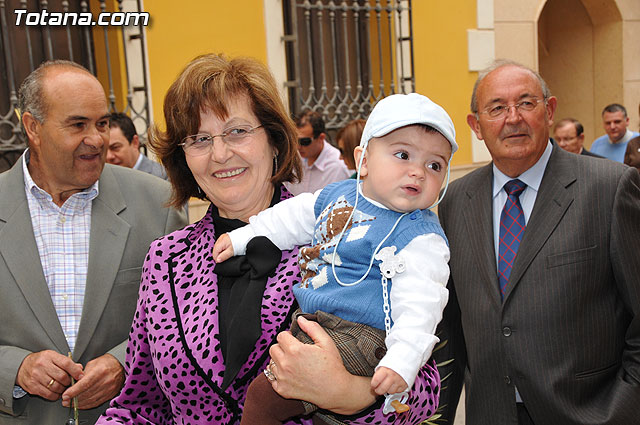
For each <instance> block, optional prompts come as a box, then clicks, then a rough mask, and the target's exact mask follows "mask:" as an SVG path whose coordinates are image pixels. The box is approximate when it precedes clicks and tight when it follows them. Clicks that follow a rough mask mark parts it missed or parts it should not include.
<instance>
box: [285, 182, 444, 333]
mask: <svg viewBox="0 0 640 425" xmlns="http://www.w3.org/2000/svg"><path fill="white" fill-rule="evenodd" d="M356 188H357V181H356V180H344V181H341V182H337V183H333V184H330V185H328V186H327V187H326V188H324V189H323V190H322V192H321V193H320V196H319V197H318V199H317V200H316V204H315V206H314V209H315V215H316V225H315V230H314V235H313V241H312V244H311V246H309V247H305V248H302V249H300V252H299V257H298V262H299V264H300V269H301V270H302V276H303V282H302V283H301V285H300V286H299V287H295V288H294V289H293V292H294V294H295V296H296V299H297V300H298V303H299V304H300V308H301V309H302V311H303V312H305V313H314V312H316V311H317V310H321V311H324V312H327V313H331V314H335V315H336V316H338V317H341V318H343V319H346V320H350V321H352V322H356V323H363V324H366V325H369V326H372V327H375V328H378V329H383V330H384V311H383V309H382V305H383V298H382V284H381V274H380V268H379V263H380V262H379V261H378V260H374V262H373V266H372V267H371V270H370V271H369V273H368V275H367V277H366V278H365V279H364V280H363V281H362V282H360V283H359V284H357V285H354V286H341V285H340V284H338V282H337V281H336V280H335V278H334V276H333V273H332V271H331V261H332V257H333V251H334V248H335V245H336V243H337V241H338V236H339V234H340V232H341V231H342V228H343V227H344V223H345V222H346V220H347V219H348V217H349V214H350V213H351V211H352V210H353V206H354V204H355V199H356ZM401 215H402V214H401V213H399V212H395V211H391V210H388V209H384V208H380V207H378V206H376V205H374V204H372V203H371V202H368V201H367V200H366V199H365V198H364V197H362V196H359V198H358V206H357V210H356V211H355V212H354V214H353V218H352V219H351V222H352V223H353V225H352V226H351V227H350V228H349V229H347V230H346V231H345V232H344V235H343V236H342V240H341V241H340V245H339V247H338V252H337V255H336V256H335V258H336V259H335V271H336V275H337V276H338V278H339V279H340V280H341V281H342V282H343V283H351V282H355V281H357V280H358V279H360V277H362V275H363V274H364V273H365V272H366V271H367V268H368V267H369V262H370V261H371V257H372V255H373V254H374V250H375V249H376V247H377V246H378V244H379V243H380V242H381V241H382V240H383V239H384V237H385V236H386V235H387V233H389V231H390V230H391V228H392V227H393V225H394V224H395V222H396V220H398V218H399V217H400V216H401ZM429 233H435V234H437V235H440V236H442V238H443V239H444V240H445V241H446V240H447V239H446V237H445V235H444V232H443V230H442V227H440V223H439V222H438V219H437V217H436V215H435V214H434V213H433V212H431V211H429V210H416V211H413V212H411V213H409V214H407V215H406V216H404V217H403V218H402V219H401V220H400V222H399V223H398V225H397V227H396V228H395V230H394V231H393V233H392V234H391V235H390V236H389V238H387V240H386V241H385V243H384V244H383V245H382V246H381V247H380V249H382V248H384V247H387V246H395V247H396V254H397V253H399V252H400V251H401V250H402V249H403V248H404V247H405V246H406V245H407V244H408V243H409V242H411V241H412V240H413V239H414V238H415V237H416V236H419V235H425V234H429ZM424 261H429V259H428V258H425V259H424ZM391 284H392V282H391V281H389V286H388V291H389V292H390V291H391Z"/></svg>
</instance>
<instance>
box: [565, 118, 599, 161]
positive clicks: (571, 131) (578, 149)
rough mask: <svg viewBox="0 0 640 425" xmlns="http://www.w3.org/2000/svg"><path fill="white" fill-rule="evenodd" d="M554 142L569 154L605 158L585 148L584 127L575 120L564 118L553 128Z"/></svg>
mask: <svg viewBox="0 0 640 425" xmlns="http://www.w3.org/2000/svg"><path fill="white" fill-rule="evenodd" d="M553 140H555V141H556V143H558V146H560V147H561V148H562V149H564V150H565V151H567V152H572V153H576V154H578V155H586V156H593V157H596V158H604V157H603V156H600V155H597V154H595V153H592V152H589V151H588V150H586V149H585V148H584V146H583V145H584V127H583V126H582V124H581V123H580V121H578V120H577V119H575V118H563V119H561V120H560V121H558V122H557V123H556V125H555V126H554V127H553Z"/></svg>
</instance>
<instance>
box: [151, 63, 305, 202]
mask: <svg viewBox="0 0 640 425" xmlns="http://www.w3.org/2000/svg"><path fill="white" fill-rule="evenodd" d="M242 95H246V96H248V97H249V100H250V102H251V108H252V111H253V113H254V114H255V115H256V117H257V118H258V120H259V121H260V124H262V126H263V128H264V129H265V131H266V132H267V135H268V139H269V143H270V144H271V145H272V146H273V147H274V148H275V150H276V152H277V170H275V173H274V175H273V176H272V177H271V182H272V183H273V184H278V183H282V182H296V181H299V180H300V178H301V176H302V171H301V166H300V157H299V155H298V150H297V144H298V135H297V132H296V127H295V125H294V124H293V121H292V120H291V118H290V117H289V115H288V114H287V111H286V109H285V107H284V104H283V103H282V99H281V98H280V94H279V93H278V89H277V86H276V82H275V80H274V78H273V76H272V75H271V72H269V70H268V69H267V67H266V66H264V65H263V64H261V63H260V62H258V61H257V60H255V59H252V58H235V59H231V60H228V59H227V58H226V57H225V56H223V55H215V54H207V55H202V56H198V57H196V58H195V59H193V60H192V61H191V62H189V63H188V64H187V66H186V67H185V68H184V69H183V70H182V72H181V73H180V75H179V76H178V78H177V79H176V81H174V82H173V84H172V85H171V87H169V91H168V92H167V95H166V96H165V99H164V118H165V122H166V128H167V129H166V131H164V132H163V131H161V130H160V129H159V128H158V127H157V126H155V125H154V126H153V127H152V128H151V130H150V137H149V145H150V146H151V149H152V150H153V151H154V153H155V154H156V155H157V156H158V158H159V160H160V162H162V165H164V167H165V168H166V170H167V174H168V175H169V179H170V181H171V184H172V186H173V193H172V196H171V200H170V204H171V205H173V206H176V207H180V206H182V205H184V203H185V202H187V201H188V200H189V198H190V197H192V196H193V197H196V198H200V199H206V194H204V193H203V192H202V191H201V190H200V188H199V187H198V184H197V183H196V180H195V178H194V177H193V174H192V173H191V170H190V169H189V167H188V166H187V161H186V158H185V156H184V151H183V150H182V147H181V146H180V143H181V142H182V140H183V139H184V138H185V137H186V136H188V135H191V134H196V133H197V132H198V128H199V127H200V112H201V111H204V110H210V111H211V112H212V113H214V114H216V115H217V116H218V117H220V118H223V119H224V118H226V117H227V115H228V112H227V107H226V105H227V103H228V102H229V100H230V99H232V98H233V97H235V96H242Z"/></svg>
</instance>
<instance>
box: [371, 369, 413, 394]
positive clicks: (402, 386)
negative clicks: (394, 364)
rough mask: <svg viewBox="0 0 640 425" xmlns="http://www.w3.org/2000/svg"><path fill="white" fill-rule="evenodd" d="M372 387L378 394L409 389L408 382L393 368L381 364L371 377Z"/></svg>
mask: <svg viewBox="0 0 640 425" xmlns="http://www.w3.org/2000/svg"><path fill="white" fill-rule="evenodd" d="M371 389H372V390H374V391H375V392H376V394H378V395H384V394H386V393H389V394H395V393H401V392H403V391H405V390H406V389H407V383H406V382H405V381H404V379H402V376H400V375H398V374H397V373H396V372H394V371H393V370H391V369H389V368H387V367H384V366H380V367H379V368H378V370H376V373H374V374H373V378H371Z"/></svg>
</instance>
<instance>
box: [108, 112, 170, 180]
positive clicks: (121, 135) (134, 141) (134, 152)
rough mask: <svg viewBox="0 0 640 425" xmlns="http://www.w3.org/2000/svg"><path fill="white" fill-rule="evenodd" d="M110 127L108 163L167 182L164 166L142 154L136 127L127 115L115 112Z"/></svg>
mask: <svg viewBox="0 0 640 425" xmlns="http://www.w3.org/2000/svg"><path fill="white" fill-rule="evenodd" d="M109 126H110V127H111V130H110V138H109V150H108V151H107V162H108V163H109V164H113V165H121V166H123V167H128V168H133V169H134V170H138V171H143V172H145V173H149V174H151V175H154V176H156V177H160V178H161V179H164V180H167V179H168V177H167V172H166V171H165V169H164V167H163V166H162V164H160V163H159V162H156V161H152V160H150V159H149V158H147V156H146V155H145V154H143V153H141V152H140V138H139V137H138V134H136V127H135V126H134V125H133V121H132V120H131V118H129V116H128V115H127V114H124V113H122V112H115V113H113V114H111V119H110V123H109Z"/></svg>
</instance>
